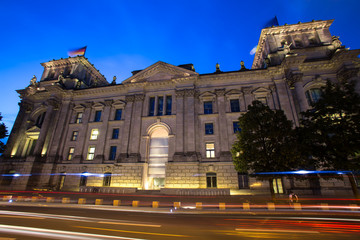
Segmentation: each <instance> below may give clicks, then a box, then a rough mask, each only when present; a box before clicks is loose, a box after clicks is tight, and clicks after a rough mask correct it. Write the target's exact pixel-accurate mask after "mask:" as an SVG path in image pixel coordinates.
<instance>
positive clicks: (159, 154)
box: [146, 126, 169, 189]
mask: <svg viewBox="0 0 360 240" xmlns="http://www.w3.org/2000/svg"><path fill="white" fill-rule="evenodd" d="M149 135H150V140H149V141H148V149H149V152H148V153H149V155H148V168H147V181H146V185H147V186H146V188H147V189H160V188H162V187H164V186H165V170H166V163H167V161H168V152H169V133H168V130H167V129H166V128H164V127H163V126H159V127H155V128H153V129H152V130H151V131H150V134H149Z"/></svg>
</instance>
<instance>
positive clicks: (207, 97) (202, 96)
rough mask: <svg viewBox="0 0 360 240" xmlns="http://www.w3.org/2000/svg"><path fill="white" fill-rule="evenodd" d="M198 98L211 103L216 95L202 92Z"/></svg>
mask: <svg viewBox="0 0 360 240" xmlns="http://www.w3.org/2000/svg"><path fill="white" fill-rule="evenodd" d="M199 98H200V99H202V100H203V101H212V100H213V99H214V98H216V94H215V93H212V92H208V91H207V92H203V93H201V94H200V95H199Z"/></svg>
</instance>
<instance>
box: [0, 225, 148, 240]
mask: <svg viewBox="0 0 360 240" xmlns="http://www.w3.org/2000/svg"><path fill="white" fill-rule="evenodd" d="M0 232H2V233H10V234H16V235H25V236H32V237H41V238H51V239H60V240H63V239H73V240H103V239H123V240H146V239H140V238H129V237H120V236H110V235H102V234H92V233H81V232H70V231H62V230H52V229H44V228H33V227H20V226H12V225H3V224H0Z"/></svg>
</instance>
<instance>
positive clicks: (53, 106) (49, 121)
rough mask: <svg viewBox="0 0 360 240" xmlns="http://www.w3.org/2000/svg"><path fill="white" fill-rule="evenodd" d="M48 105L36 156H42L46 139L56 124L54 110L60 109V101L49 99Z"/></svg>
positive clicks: (36, 148)
mask: <svg viewBox="0 0 360 240" xmlns="http://www.w3.org/2000/svg"><path fill="white" fill-rule="evenodd" d="M47 103H48V107H47V110H46V114H45V119H44V122H43V124H42V126H41V130H40V134H39V138H38V140H37V143H36V146H35V148H34V156H40V155H41V154H42V150H43V147H44V143H45V140H46V138H47V136H48V133H49V134H51V131H49V130H50V128H53V124H54V122H53V121H54V119H55V118H54V115H55V113H54V110H56V111H57V110H58V107H59V105H58V102H57V101H56V100H55V99H49V100H48V102H47Z"/></svg>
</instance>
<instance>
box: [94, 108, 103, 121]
mask: <svg viewBox="0 0 360 240" xmlns="http://www.w3.org/2000/svg"><path fill="white" fill-rule="evenodd" d="M101 115H102V111H101V110H96V111H95V115H94V122H101Z"/></svg>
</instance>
